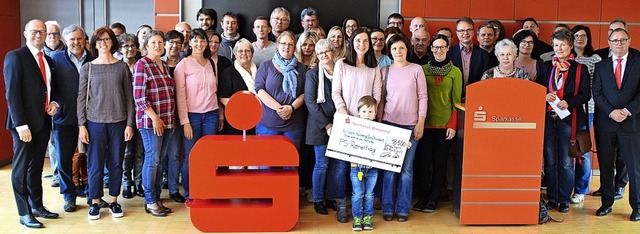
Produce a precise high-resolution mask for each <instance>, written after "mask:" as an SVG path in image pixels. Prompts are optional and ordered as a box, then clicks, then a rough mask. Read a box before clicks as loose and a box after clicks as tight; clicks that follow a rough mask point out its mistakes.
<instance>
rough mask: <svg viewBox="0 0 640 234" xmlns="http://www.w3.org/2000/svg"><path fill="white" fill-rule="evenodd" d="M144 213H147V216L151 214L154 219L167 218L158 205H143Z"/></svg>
mask: <svg viewBox="0 0 640 234" xmlns="http://www.w3.org/2000/svg"><path fill="white" fill-rule="evenodd" d="M144 211H145V212H147V214H151V215H153V216H156V217H165V216H167V213H165V212H164V210H163V209H162V207H160V206H158V203H152V204H145V205H144Z"/></svg>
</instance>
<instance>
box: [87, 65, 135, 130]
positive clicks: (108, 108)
mask: <svg viewBox="0 0 640 234" xmlns="http://www.w3.org/2000/svg"><path fill="white" fill-rule="evenodd" d="M90 64H91V63H86V64H84V65H83V66H82V68H81V69H80V82H79V84H78V111H77V112H78V126H82V125H85V124H86V122H87V119H88V120H90V121H91V122H95V123H117V122H120V121H124V120H126V121H127V126H130V127H135V126H136V125H135V124H136V118H135V109H134V105H133V84H132V81H131V71H130V70H129V66H127V64H126V63H124V62H122V61H118V62H116V63H113V64H91V84H90V86H89V90H90V93H89V106H88V108H87V106H86V98H87V80H88V78H89V76H88V75H89V65H90Z"/></svg>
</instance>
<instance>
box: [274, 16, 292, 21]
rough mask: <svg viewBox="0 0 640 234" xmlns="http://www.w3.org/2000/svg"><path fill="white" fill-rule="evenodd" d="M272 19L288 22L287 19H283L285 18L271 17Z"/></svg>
mask: <svg viewBox="0 0 640 234" xmlns="http://www.w3.org/2000/svg"><path fill="white" fill-rule="evenodd" d="M271 19H272V20H275V21H280V22H289V19H285V18H277V17H273V18H271Z"/></svg>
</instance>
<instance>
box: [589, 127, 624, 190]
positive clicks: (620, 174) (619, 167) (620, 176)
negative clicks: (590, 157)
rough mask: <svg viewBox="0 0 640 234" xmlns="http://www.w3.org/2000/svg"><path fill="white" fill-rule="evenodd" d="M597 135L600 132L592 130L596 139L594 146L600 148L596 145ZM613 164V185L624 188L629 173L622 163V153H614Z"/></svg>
mask: <svg viewBox="0 0 640 234" xmlns="http://www.w3.org/2000/svg"><path fill="white" fill-rule="evenodd" d="M599 136H600V134H598V131H597V130H594V138H595V140H596V147H597V148H598V150H599V149H600V148H599V146H598V142H599V140H598V137H599ZM599 153H600V152H598V155H599ZM614 165H615V169H616V170H615V172H614V181H615V187H616V188H624V187H626V186H627V183H629V174H628V173H627V167H626V166H625V165H624V159H623V158H622V155H621V154H620V152H619V151H618V152H617V153H616V156H615V163H614Z"/></svg>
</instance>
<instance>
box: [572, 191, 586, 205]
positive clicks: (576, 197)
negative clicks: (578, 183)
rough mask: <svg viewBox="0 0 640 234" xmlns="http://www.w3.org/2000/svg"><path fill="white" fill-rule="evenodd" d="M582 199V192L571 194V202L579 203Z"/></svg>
mask: <svg viewBox="0 0 640 234" xmlns="http://www.w3.org/2000/svg"><path fill="white" fill-rule="evenodd" d="M583 201H584V194H577V193H574V194H573V196H571V204H580V203H582V202H583Z"/></svg>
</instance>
